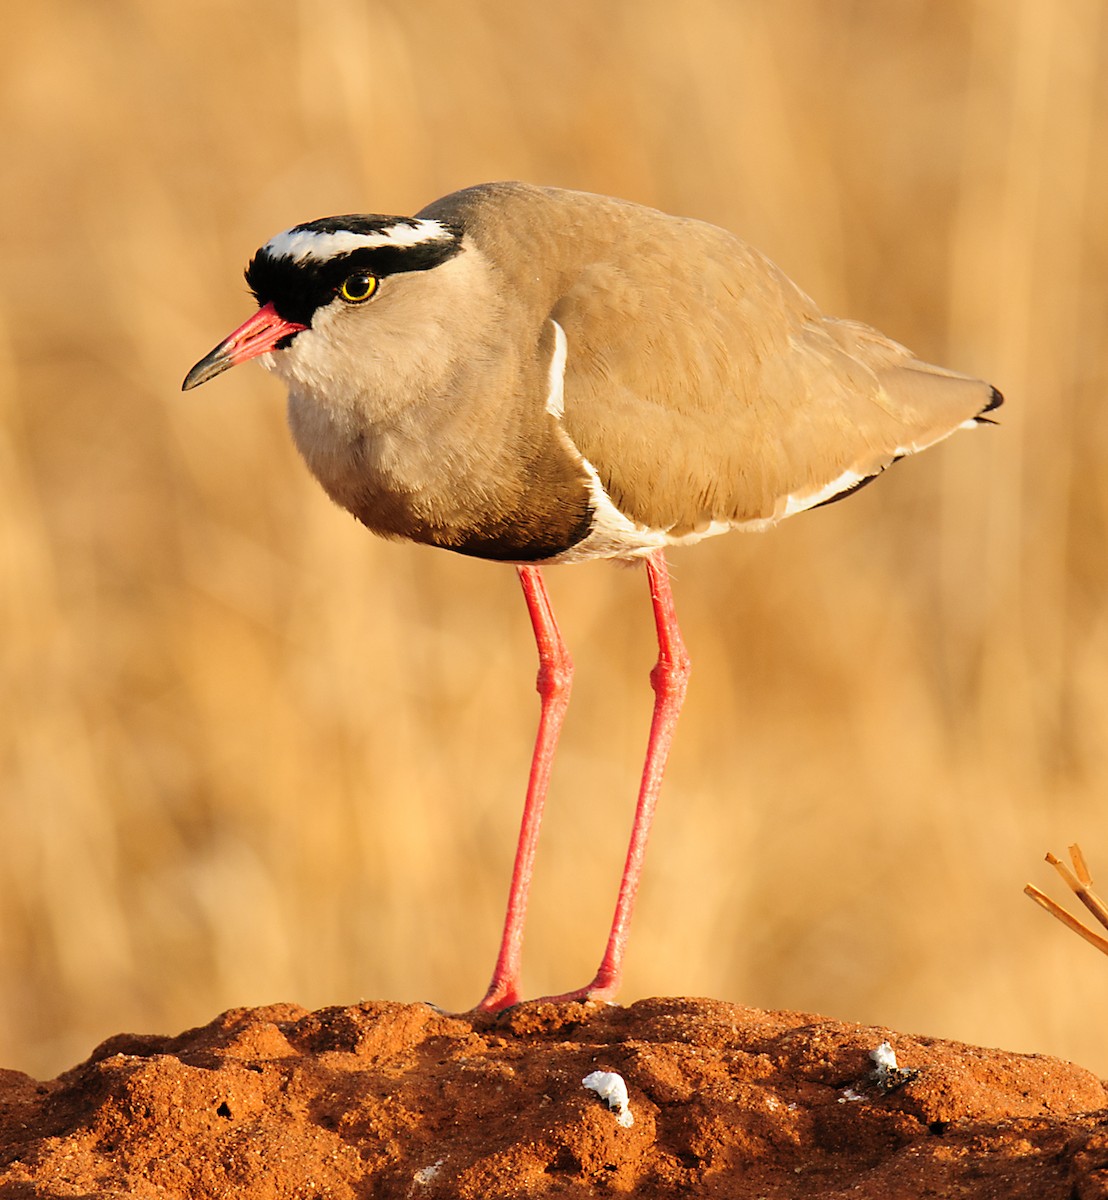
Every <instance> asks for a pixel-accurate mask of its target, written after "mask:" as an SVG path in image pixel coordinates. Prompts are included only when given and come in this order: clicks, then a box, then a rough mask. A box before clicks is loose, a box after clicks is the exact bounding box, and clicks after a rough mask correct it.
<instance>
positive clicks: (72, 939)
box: [0, 0, 1108, 1074]
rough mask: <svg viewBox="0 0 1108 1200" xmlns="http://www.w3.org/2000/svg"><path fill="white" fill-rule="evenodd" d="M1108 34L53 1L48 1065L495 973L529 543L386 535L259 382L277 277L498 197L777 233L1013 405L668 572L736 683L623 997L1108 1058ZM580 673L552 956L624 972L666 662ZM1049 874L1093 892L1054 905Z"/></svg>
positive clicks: (16, 703) (701, 731) (1000, 1)
mask: <svg viewBox="0 0 1108 1200" xmlns="http://www.w3.org/2000/svg"><path fill="white" fill-rule="evenodd" d="M1106 26H1108V14H1106V10H1105V8H1104V6H1103V5H1102V4H1101V3H1100V2H1099V0H1063V2H1062V3H1059V2H1058V0H949V2H947V3H944V4H942V5H936V4H932V3H930V2H929V0H903V2H901V3H898V4H895V5H877V4H872V5H867V4H852V3H846V2H843V3H838V4H830V3H826V2H825V0H735V2H732V3H725V2H723V0H685V2H684V3H681V4H677V3H674V2H672V0H671V2H669V3H663V2H661V0H622V2H617V0H566V2H563V3H560V4H557V5H551V4H549V3H545V2H544V3H539V2H537V0H526V2H520V0H486V2H484V3H476V4H473V5H459V4H455V3H451V2H448V0H414V2H406V3H399V2H396V3H387V2H383V0H381V2H369V0H319V2H316V3H309V2H308V0H302V2H301V3H294V2H292V0H274V2H273V3H270V4H267V5H265V6H258V5H240V4H234V3H230V2H229V0H228V2H221V0H193V2H192V3H189V4H177V3H170V2H169V0H157V2H151V0H142V2H140V0H132V2H130V3H128V2H126V0H114V2H105V3H100V4H96V5H90V4H86V3H82V2H81V0H40V2H39V3H37V4H35V5H25V6H18V7H14V8H12V10H11V11H10V12H8V13H7V14H6V16H5V37H4V45H3V48H2V50H0V54H2V55H3V59H4V63H3V71H2V76H0V86H2V96H3V101H2V104H3V116H2V121H3V131H4V134H3V149H4V152H3V155H2V165H0V171H2V173H3V185H2V188H0V238H2V239H3V243H2V247H0V333H2V336H0V378H2V383H0V406H2V413H3V420H2V422H0V550H2V555H3V557H2V568H0V569H2V572H3V576H2V577H3V588H2V593H0V605H2V620H3V639H2V642H0V688H2V705H3V722H2V729H0V787H2V799H0V805H2V807H0V945H2V962H3V968H4V969H3V973H2V976H0V1014H2V1016H0V1062H3V1063H4V1064H5V1065H9V1066H15V1067H21V1068H24V1069H27V1070H30V1071H32V1072H37V1073H39V1074H48V1073H51V1072H54V1071H56V1070H58V1069H60V1068H63V1067H65V1066H68V1065H70V1064H71V1063H72V1062H74V1061H76V1059H77V1058H78V1057H80V1056H82V1055H84V1054H85V1053H86V1052H87V1051H88V1050H89V1049H90V1048H91V1047H92V1045H93V1044H94V1043H95V1042H96V1041H97V1040H98V1039H99V1038H101V1037H103V1036H105V1035H108V1034H110V1033H113V1032H115V1031H117V1030H120V1029H131V1030H153V1029H158V1030H163V1031H173V1030H176V1029H179V1028H181V1027H184V1026H185V1025H188V1024H192V1023H197V1022H201V1021H204V1020H206V1019H207V1018H209V1017H210V1016H211V1015H212V1014H213V1013H214V1012H216V1011H217V1010H219V1009H221V1008H224V1007H229V1006H232V1005H239V1004H251V1003H257V1002H264V1001H272V1000H278V999H280V1000H297V1001H300V1002H302V1003H304V1004H308V1005H321V1004H325V1003H337V1002H346V1001H350V1000H353V999H356V998H358V997H361V996H371V997H386V998H390V997H391V998H397V999H418V998H430V999H433V1000H435V1001H436V1002H438V1003H440V1004H442V1005H445V1006H456V1007H460V1006H466V1005H468V1004H471V1003H472V1002H473V1001H475V1000H476V999H477V998H478V997H479V996H480V994H481V993H482V990H483V988H484V986H485V984H486V982H487V976H488V973H489V971H490V970H491V966H492V960H493V955H494V950H495V945H496V938H497V933H498V926H499V921H500V917H501V906H502V903H503V899H504V894H505V890H506V886H507V877H508V869H509V865H510V861H511V853H512V848H513V844H514V839H515V833H516V826H517V820H518V812H519V803H520V800H521V797H522V788H523V782H524V777H525V773H526V767H527V760H528V755H529V751H530V742H531V737H532V733H533V723H534V719H535V715H536V712H537V701H536V700H535V698H534V694H533V692H532V690H531V689H532V685H533V678H534V652H533V646H532V645H531V642H530V636H529V630H528V627H527V622H526V617H525V613H524V609H523V605H522V602H521V600H520V597H519V595H518V589H517V585H516V581H515V579H514V576H513V573H512V572H511V571H510V570H508V569H506V568H502V567H499V568H498V567H496V566H493V565H488V564H482V563H478V562H470V561H466V560H464V559H462V558H460V557H455V556H451V555H449V554H443V553H438V552H434V551H429V550H425V549H419V548H415V547H409V546H403V545H392V544H385V543H382V542H378V541H376V540H374V539H372V538H371V537H369V536H368V535H367V534H365V533H364V531H362V530H360V529H359V528H358V527H357V526H356V525H355V524H354V522H353V521H352V520H350V519H349V518H347V517H346V516H345V515H343V514H342V513H340V512H339V511H338V510H336V509H334V508H333V507H332V506H331V505H330V504H329V503H328V501H327V500H326V499H325V497H324V496H323V495H322V493H321V492H320V491H319V490H318V488H317V487H316V485H315V484H314V483H313V482H312V481H311V479H310V478H309V477H308V475H307V473H306V471H305V470H304V469H303V468H302V466H301V464H300V463H299V462H298V461H297V458H296V454H295V451H294V449H293V447H292V446H291V443H290V440H289V438H288V436H287V434H286V432H285V430H284V424H283V417H282V411H281V410H282V397H281V392H280V387H279V385H278V384H277V383H276V382H275V381H274V380H271V379H269V378H267V377H266V376H265V375H264V374H263V372H261V371H260V370H257V369H254V368H248V369H242V370H240V371H235V372H233V373H232V374H231V375H229V376H227V377H225V378H223V379H221V380H220V381H219V382H218V383H216V384H213V385H211V386H209V387H207V388H205V389H203V390H202V391H201V392H198V393H195V394H190V395H188V396H182V395H181V394H180V393H179V392H178V390H177V389H178V387H179V384H180V380H181V377H182V375H183V373H184V371H185V370H186V368H187V367H188V366H189V365H191V363H192V362H193V361H194V360H195V359H197V358H198V357H199V356H200V355H201V354H202V353H203V352H205V351H206V350H207V349H208V348H209V347H210V346H211V345H213V344H214V343H215V342H216V341H217V340H218V339H219V338H220V337H222V336H223V335H224V334H225V333H226V332H228V331H229V330H230V329H231V328H232V327H233V326H234V325H235V324H237V323H238V322H239V321H240V320H241V319H242V318H243V317H245V316H246V315H247V313H248V312H249V303H248V300H247V298H246V296H245V294H244V288H243V286H242V283H241V277H240V274H239V273H240V270H241V268H242V266H243V264H244V263H245V260H246V258H247V256H248V255H249V254H250V253H251V252H252V250H253V249H254V248H255V247H256V246H257V245H258V244H259V243H260V242H261V241H263V240H265V239H266V238H267V237H268V236H269V235H270V234H272V233H274V232H275V231H277V230H279V229H282V228H285V227H287V226H288V225H290V224H293V223H295V222H296V221H299V220H304V219H307V218H310V217H315V216H319V215H323V214H326V213H330V212H347V211H351V210H355V211H356V210H359V209H361V210H369V211H383V212H401V213H406V212H410V211H413V210H415V209H416V208H418V207H419V206H420V205H422V204H423V203H424V202H426V201H428V200H430V199H432V198H433V197H435V196H438V195H441V194H443V193H445V192H447V191H450V190H452V189H454V188H456V187H459V186H462V185H464V184H467V183H472V182H478V181H481V180H485V179H495V178H511V177H515V178H524V179H529V180H532V181H536V182H546V183H556V184H561V185H567V186H573V187H582V188H586V189H589V190H593V191H600V192H610V193H615V194H619V195H622V196H626V197H629V198H631V199H635V200H639V201H643V202H646V203H650V204H654V205H658V206H660V207H663V208H666V209H669V210H671V211H676V212H681V213H685V214H689V215H695V216H700V217H704V218H707V219H709V220H713V221H716V222H718V223H720V224H723V225H726V226H728V227H730V228H733V229H735V230H736V231H738V232H740V233H741V234H742V235H743V236H745V237H746V238H747V239H748V240H750V241H751V242H753V243H754V244H756V245H757V246H759V247H760V248H762V249H763V250H765V251H766V252H768V253H769V254H770V255H771V256H772V257H773V258H775V259H776V260H777V261H778V262H779V263H780V264H781V265H782V266H783V267H784V268H785V269H786V270H787V271H788V272H789V273H790V274H791V275H792V276H793V277H794V278H795V279H796V280H797V281H798V282H799V283H800V284H801V286H803V287H804V288H805V289H806V290H808V291H810V292H811V293H812V294H813V295H815V296H816V298H817V299H818V300H819V301H820V303H821V304H822V305H823V306H824V308H825V309H826V310H828V311H831V312H835V313H839V314H841V315H848V316H854V317H859V318H862V319H865V320H868V321H870V322H871V323H873V324H875V325H877V326H878V327H879V328H881V329H883V330H885V331H886V332H888V333H889V334H891V335H893V336H896V337H898V338H900V339H901V340H903V341H906V342H907V343H909V344H910V345H911V346H912V347H913V348H914V349H916V350H917V351H918V352H919V353H921V355H923V356H924V357H930V358H932V359H934V360H936V361H939V362H942V363H945V364H947V365H950V366H954V367H958V368H960V369H963V370H966V371H971V372H976V373H979V374H981V375H983V376H985V377H987V378H989V379H990V380H992V381H994V382H995V383H997V384H998V385H999V386H1000V387H1001V388H1002V389H1003V390H1004V391H1005V392H1006V393H1007V395H1008V398H1009V404H1008V407H1007V408H1006V409H1005V410H1004V413H1003V425H1002V427H1000V428H999V429H995V430H989V431H986V432H982V433H978V434H974V435H969V434H966V435H960V436H959V437H958V438H956V439H955V440H953V441H952V442H950V443H948V444H946V445H945V446H943V447H942V448H940V449H938V450H935V451H931V452H929V453H928V454H926V455H925V456H923V457H922V458H920V459H917V460H915V461H914V462H912V463H908V464H905V465H903V466H901V467H899V468H897V470H896V471H895V472H893V473H891V474H890V476H889V477H888V478H886V479H885V480H883V481H882V482H881V483H879V484H878V485H877V486H875V487H874V488H871V489H868V490H867V491H865V492H864V493H862V494H861V495H859V496H858V497H856V498H854V499H852V500H850V501H849V502H848V503H846V504H843V505H838V506H834V507H832V508H829V509H826V510H822V511H820V512H818V513H814V514H810V515H808V516H805V517H803V518H801V519H800V520H798V521H791V522H787V523H786V524H785V525H784V526H782V527H780V528H779V529H778V530H776V531H774V532H772V533H771V534H769V535H766V536H760V537H753V536H749V537H744V536H739V535H732V536H731V537H728V538H722V539H717V540H715V541H713V542H710V543H707V544H705V545H703V546H701V547H699V548H697V549H696V550H691V551H679V552H677V553H675V554H673V556H672V563H673V568H674V572H675V576H676V581H677V597H678V604H679V611H680V612H681V615H682V619H683V625H684V629H685V634H686V640H687V642H688V644H689V647H690V649H691V651H692V654H693V659H694V676H693V682H692V688H691V692H690V698H689V702H688V706H687V709H686V712H685V715H684V719H683V722H682V725H681V727H680V729H679V733H678V739H677V744H676V749H675V753H674V757H673V760H672V764H671V769H670V772H669V775H668V778H667V783H666V788H665V791H664V794H663V803H662V806H661V809H660V815H659V820H658V826H657V830H656V834H655V838H654V842H653V845H652V854H651V856H650V858H649V859H648V870H647V878H646V883H645V888H644V892H643V894H642V896H641V901H640V906H639V910H638V912H637V915H636V923H635V930H634V936H633V938H632V945H631V955H630V961H629V964H628V973H627V979H626V990H625V996H626V998H628V999H631V998H634V997H636V996H640V995H644V994H664V993H683V994H708V995H713V996H717V997H720V998H725V999H730V1000H741V1001H744V1002H747V1003H750V1004H755V1005H763V1006H780V1007H791V1008H806V1009H813V1010H818V1011H821V1012H824V1013H827V1014H831V1015H835V1016H839V1017H847V1018H853V1019H857V1020H862V1021H873V1022H881V1023H887V1024H890V1025H892V1026H896V1027H901V1028H904V1029H908V1030H913V1031H919V1032H927V1033H932V1034H942V1035H946V1036H952V1037H956V1038H962V1039H965V1040H969V1041H976V1042H983V1043H986V1044H991V1045H1004V1046H1006V1047H1008V1048H1010V1049H1021V1050H1043V1051H1049V1052H1053V1053H1057V1054H1061V1055H1064V1056H1067V1057H1072V1058H1076V1059H1078V1060H1080V1061H1082V1062H1083V1063H1085V1064H1086V1065H1089V1066H1093V1067H1095V1068H1098V1069H1099V1070H1100V1071H1101V1072H1102V1073H1103V1072H1108V1033H1106V1032H1105V1029H1104V1023H1103V1021H1102V1020H1099V1019H1097V1015H1098V1014H1101V1013H1102V1012H1103V1004H1104V997H1105V993H1106V990H1108V963H1105V962H1104V961H1103V960H1101V959H1099V958H1098V956H1097V955H1096V954H1095V953H1094V952H1093V951H1092V950H1091V949H1089V948H1088V947H1086V946H1084V945H1083V944H1080V943H1079V942H1078V940H1077V939H1076V938H1074V937H1072V936H1071V935H1070V934H1068V933H1066V932H1065V931H1064V930H1063V929H1062V928H1061V927H1059V926H1055V925H1054V924H1053V923H1052V922H1050V921H1049V920H1048V919H1047V918H1046V917H1045V916H1044V915H1043V914H1042V913H1041V912H1040V911H1038V910H1037V909H1036V908H1035V907H1034V906H1032V905H1031V904H1030V903H1029V902H1028V901H1027V900H1026V899H1025V898H1024V897H1023V896H1022V895H1021V888H1022V886H1023V884H1024V882H1025V881H1026V880H1027V879H1029V878H1031V879H1035V880H1037V881H1038V882H1040V883H1044V884H1045V883H1047V882H1049V881H1050V876H1049V875H1048V874H1047V872H1048V868H1046V867H1045V866H1044V865H1042V863H1041V856H1042V853H1043V851H1044V850H1045V849H1046V848H1048V847H1052V848H1054V849H1055V850H1058V851H1061V850H1062V849H1063V847H1064V846H1065V844H1066V843H1068V842H1069V841H1071V840H1074V839H1078V840H1080V841H1081V842H1082V843H1083V844H1084V845H1085V847H1086V850H1087V851H1088V853H1089V855H1090V858H1091V859H1092V862H1093V865H1094V870H1095V868H1096V866H1098V865H1099V867H1100V868H1101V871H1102V872H1103V873H1105V874H1108V821H1106V819H1105V802H1106V799H1108V608H1106V603H1105V601H1106V595H1108V555H1106V550H1108V476H1106V472H1105V466H1106V464H1108V406H1106V404H1105V394H1106V391H1108V311H1106V310H1108V288H1106V284H1108V226H1106V217H1105V214H1106V212H1108V168H1106V162H1108V156H1106V155H1105V153H1104V147H1105V144H1106V138H1108V120H1106V118H1108V82H1106V81H1108V71H1106V70H1105V66H1106V62H1108V59H1106V48H1108V47H1106ZM551 588H552V592H553V594H554V598H555V602H556V604H557V605H558V606H559V611H560V615H561V617H562V622H563V628H564V630H565V633H566V635H567V638H568V640H569V641H570V643H571V645H572V647H573V649H574V651H575V654H576V658H577V662H578V668H579V673H578V684H577V692H576V696H575V703H574V705H573V706H572V708H571V711H570V716H569V720H568V723H567V727H566V733H565V740H564V744H563V752H562V755H561V758H560V760H559V763H558V766H557V768H556V771H555V778H554V792H553V797H552V807H551V811H550V814H549V819H548V826H547V830H546V835H545V838H544V842H543V845H542V847H541V851H540V859H539V874H538V880H537V893H536V897H535V902H534V911H533V916H532V920H531V925H530V930H529V940H528V945H527V960H526V979H527V983H528V986H529V989H530V990H531V991H533V992H535V993H538V992H541V991H545V990H551V989H563V988H566V987H569V986H572V985H575V984H578V983H581V982H582V981H583V980H584V979H585V978H587V977H588V975H589V973H590V972H591V971H592V969H593V967H594V966H595V961H596V959H597V956H598V955H599V953H600V949H601V944H602V941H603V937H604V933H605V930H606V926H607V921H608V918H609V912H610V907H611V904H612V902H613V900H614V891H615V883H616V878H617V876H618V871H619V865H620V861H621V858H622V854H623V844H624V839H625V836H626V832H627V828H628V825H629V821H630V816H631V809H632V804H633V792H634V787H635V782H636V777H637V772H638V769H639V758H640V754H641V751H642V747H643V745H644V742H645V736H646V728H647V721H648V713H649V701H650V692H649V688H648V686H647V678H646V677H647V672H648V670H649V667H650V665H651V662H652V660H653V644H652V637H651V627H650V616H649V606H648V604H647V601H646V593H645V584H644V582H643V579H642V577H641V575H640V573H638V572H635V571H626V570H619V569H616V568H613V567H609V566H605V565H601V564H596V565H590V566H588V567H581V568H574V569H563V570H560V571H553V572H551ZM1052 886H1053V885H1052Z"/></svg>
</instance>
